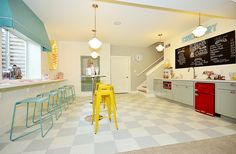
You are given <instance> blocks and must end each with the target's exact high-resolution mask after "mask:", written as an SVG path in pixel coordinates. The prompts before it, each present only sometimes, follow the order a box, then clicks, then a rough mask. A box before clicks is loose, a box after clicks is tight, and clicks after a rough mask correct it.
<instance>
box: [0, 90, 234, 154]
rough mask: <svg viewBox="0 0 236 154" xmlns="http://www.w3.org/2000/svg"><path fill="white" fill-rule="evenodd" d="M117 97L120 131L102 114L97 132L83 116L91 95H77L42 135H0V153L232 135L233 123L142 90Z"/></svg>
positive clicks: (102, 150)
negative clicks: (11, 136)
mask: <svg viewBox="0 0 236 154" xmlns="http://www.w3.org/2000/svg"><path fill="white" fill-rule="evenodd" d="M116 98H117V109H118V111H117V112H118V124H119V130H116V129H115V126H114V123H113V122H112V123H110V122H109V121H108V120H107V118H106V117H105V118H104V119H103V120H101V121H100V124H99V132H98V134H97V135H95V134H94V133H93V126H91V124H90V123H89V122H87V121H85V120H84V119H85V117H86V116H87V115H89V114H90V113H91V107H92V106H91V104H89V103H88V101H89V98H88V97H87V98H85V97H84V98H79V99H78V101H77V102H76V103H75V104H73V105H71V106H70V108H69V109H68V110H67V111H64V112H63V115H62V117H61V118H60V119H59V120H58V121H54V127H53V129H52V130H51V131H50V132H49V134H47V136H46V137H45V138H41V136H40V134H39V132H38V133H35V134H33V135H30V136H27V137H25V138H22V139H20V140H17V141H15V142H10V141H9V134H5V135H3V136H0V154H8V153H11V154H13V153H14V154H18V153H23V154H43V153H47V154H54V153H55V154H93V153H96V154H111V153H118V152H124V151H130V150H137V149H143V148H147V147H153V146H162V145H168V144H176V143H181V142H187V141H193V140H201V139H207V138H214V137H219V136H224V135H230V134H236V129H235V124H232V123H229V122H226V121H224V120H222V119H220V118H213V117H209V116H206V115H203V114H200V113H197V112H195V111H194V110H193V109H191V108H187V107H184V106H181V105H179V104H175V103H170V102H168V101H166V100H162V99H159V98H147V97H145V96H143V95H141V94H120V95H117V96H116ZM102 114H103V115H106V112H103V113H102ZM19 128H20V127H19ZM21 128H22V127H21Z"/></svg>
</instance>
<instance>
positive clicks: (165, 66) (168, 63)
mask: <svg viewBox="0 0 236 154" xmlns="http://www.w3.org/2000/svg"><path fill="white" fill-rule="evenodd" d="M164 68H166V69H168V68H172V67H171V64H170V62H169V60H166V61H165V63H164Z"/></svg>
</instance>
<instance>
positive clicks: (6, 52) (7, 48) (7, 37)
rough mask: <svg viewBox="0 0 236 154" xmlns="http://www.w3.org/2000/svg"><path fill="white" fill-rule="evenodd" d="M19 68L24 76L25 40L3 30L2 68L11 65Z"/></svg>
mask: <svg viewBox="0 0 236 154" xmlns="http://www.w3.org/2000/svg"><path fill="white" fill-rule="evenodd" d="M14 64H15V65H17V66H18V67H20V68H21V72H22V76H23V77H25V76H26V41H24V40H23V39H21V38H19V37H17V36H15V35H14V34H11V33H10V32H9V31H6V30H4V31H3V33H2V70H6V69H8V68H9V67H12V66H13V65H14Z"/></svg>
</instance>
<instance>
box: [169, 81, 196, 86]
mask: <svg viewBox="0 0 236 154" xmlns="http://www.w3.org/2000/svg"><path fill="white" fill-rule="evenodd" d="M172 83H173V84H174V85H183V86H193V81H173V82H172Z"/></svg>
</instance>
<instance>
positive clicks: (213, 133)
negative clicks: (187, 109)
mask: <svg viewBox="0 0 236 154" xmlns="http://www.w3.org/2000/svg"><path fill="white" fill-rule="evenodd" d="M201 132H203V133H205V134H207V135H208V136H210V137H220V136H223V134H222V133H220V132H217V131H215V130H213V129H210V128H209V129H203V130H201Z"/></svg>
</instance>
